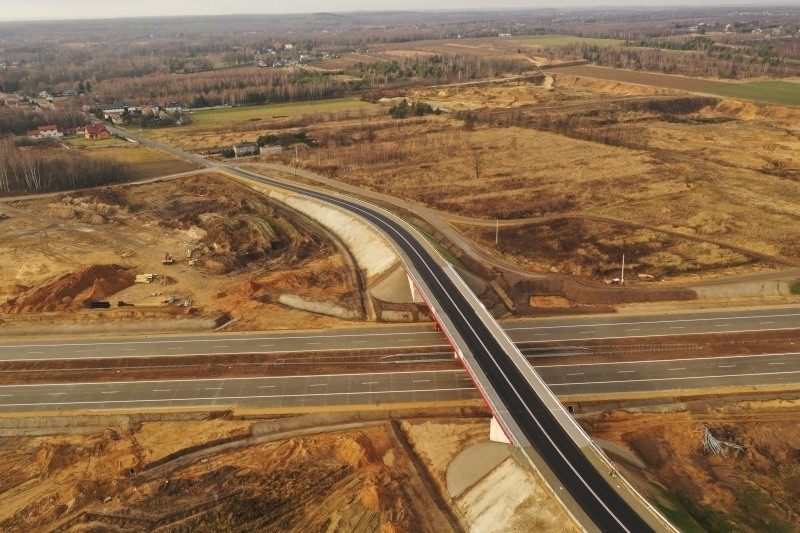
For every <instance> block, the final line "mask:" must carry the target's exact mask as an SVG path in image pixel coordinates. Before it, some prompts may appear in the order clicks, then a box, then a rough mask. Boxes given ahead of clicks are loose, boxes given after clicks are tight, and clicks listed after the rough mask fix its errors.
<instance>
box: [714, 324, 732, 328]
mask: <svg viewBox="0 0 800 533" xmlns="http://www.w3.org/2000/svg"><path fill="white" fill-rule="evenodd" d="M728 326H730V324H714V327H715V328H727V327H728Z"/></svg>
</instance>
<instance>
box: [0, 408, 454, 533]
mask: <svg viewBox="0 0 800 533" xmlns="http://www.w3.org/2000/svg"><path fill="white" fill-rule="evenodd" d="M217 416H219V415H217ZM118 418H119V419H120V422H122V423H121V424H109V425H108V426H107V427H99V428H88V429H86V430H85V434H79V435H69V434H57V435H52V436H42V437H30V436H25V432H24V431H21V432H19V434H18V435H16V436H7V437H3V438H2V439H1V440H2V444H0V446H2V447H3V449H4V453H3V454H2V457H1V458H0V463H2V465H3V468H4V471H5V472H6V475H4V476H3V482H2V485H0V492H1V493H2V496H0V498H2V501H3V505H2V506H1V507H2V510H1V511H0V527H2V528H3V530H5V531H23V530H31V529H41V528H65V529H69V530H72V531H93V530H97V529H98V528H100V529H104V530H114V531H117V530H126V531H151V530H152V529H153V528H159V530H164V531H185V530H186V529H187V528H188V529H196V528H203V529H205V530H217V531H218V530H229V529H232V528H233V529H237V530H249V531H254V530H282V531H310V530H319V529H320V528H322V530H326V529H328V528H331V530H346V531H364V532H366V531H376V530H381V531H446V530H452V529H453V525H452V523H451V518H450V517H449V516H448V512H447V510H446V508H445V509H444V510H441V509H440V508H439V507H438V506H437V496H436V495H435V494H431V493H430V491H428V489H427V487H426V485H425V474H424V472H420V471H419V470H418V469H417V467H416V463H415V460H414V458H412V457H410V456H409V455H408V453H407V451H406V449H405V448H404V446H403V445H402V438H403V437H402V435H398V434H397V433H395V431H394V429H393V428H392V426H391V424H389V423H376V424H368V425H363V426H362V427H358V428H354V429H343V430H340V431H333V432H327V433H326V432H323V433H319V434H310V435H306V436H299V435H298V436H295V437H290V436H284V437H277V438H270V437H269V433H270V431H269V423H267V426H266V427H264V423H261V424H259V423H257V422H252V421H246V420H241V419H227V418H215V417H214V416H213V415H212V416H211V418H206V419H200V420H191V419H189V420H183V421H181V420H173V421H169V420H164V421H158V420H154V421H149V420H144V421H143V420H141V419H138V420H137V419H135V418H127V417H118ZM256 435H260V437H259V436H256ZM192 454H194V455H192ZM187 457H188V458H189V460H188V461H187V460H186V458H187Z"/></svg>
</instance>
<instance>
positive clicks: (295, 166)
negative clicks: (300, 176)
mask: <svg viewBox="0 0 800 533" xmlns="http://www.w3.org/2000/svg"><path fill="white" fill-rule="evenodd" d="M297 165H298V161H297V146H295V147H294V175H295V176H297Z"/></svg>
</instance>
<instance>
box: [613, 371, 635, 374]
mask: <svg viewBox="0 0 800 533" xmlns="http://www.w3.org/2000/svg"><path fill="white" fill-rule="evenodd" d="M635 372H636V370H618V371H617V374H634V373H635Z"/></svg>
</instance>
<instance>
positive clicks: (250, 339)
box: [0, 331, 442, 348]
mask: <svg viewBox="0 0 800 533" xmlns="http://www.w3.org/2000/svg"><path fill="white" fill-rule="evenodd" d="M403 335H435V336H437V337H441V335H442V334H441V333H440V332H438V331H393V332H387V333H369V332H364V333H339V334H309V335H285V336H281V335H277V336H269V337H242V338H235V337H223V338H219V337H217V338H211V339H193V338H180V339H170V338H166V339H153V340H144V341H143V340H133V339H131V340H127V341H107V342H68V343H58V344H55V343H53V344H46V343H45V344H42V343H37V344H0V348H47V347H51V348H63V347H67V346H119V345H125V346H127V345H131V344H141V345H149V344H175V343H179V342H181V343H184V344H201V343H207V342H219V341H221V340H224V341H226V342H256V341H283V340H304V339H338V338H342V337H361V338H363V337H398V336H403Z"/></svg>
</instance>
